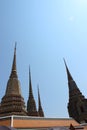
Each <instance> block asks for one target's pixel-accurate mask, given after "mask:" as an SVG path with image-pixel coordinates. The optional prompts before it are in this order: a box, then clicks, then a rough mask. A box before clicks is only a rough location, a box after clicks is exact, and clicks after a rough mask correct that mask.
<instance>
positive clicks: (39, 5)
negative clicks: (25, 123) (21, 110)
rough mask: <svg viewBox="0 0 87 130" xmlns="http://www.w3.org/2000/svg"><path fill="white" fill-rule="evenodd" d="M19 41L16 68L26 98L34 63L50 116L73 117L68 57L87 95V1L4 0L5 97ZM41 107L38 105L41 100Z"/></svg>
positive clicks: (0, 53)
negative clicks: (69, 108) (70, 115)
mask: <svg viewBox="0 0 87 130" xmlns="http://www.w3.org/2000/svg"><path fill="white" fill-rule="evenodd" d="M15 41H16V42H17V71H18V77H19V80H20V83H21V90H22V95H23V97H24V99H25V102H27V99H28V93H29V92H28V89H29V87H28V84H29V79H28V78H29V75H28V74H29V65H30V67H31V76H32V86H33V92H34V97H35V100H36V102H37V85H38V84H39V89H40V96H41V101H42V106H43V109H44V113H45V116H46V117H58V118H63V117H68V112H67V103H68V84H67V75H66V70H65V66H64V62H63V57H64V58H65V60H66V62H67V65H68V67H69V70H70V72H71V74H72V77H73V78H74V80H75V81H76V83H77V85H78V87H79V89H80V90H81V92H82V93H83V95H85V96H86V97H87V58H86V55H87V0H0V99H1V98H2V97H3V96H4V94H5V90H6V85H7V81H8V79H9V75H10V72H11V66H12V61H13V53H14V45H15ZM37 105H38V104H37Z"/></svg>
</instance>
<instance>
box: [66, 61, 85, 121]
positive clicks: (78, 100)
mask: <svg viewBox="0 0 87 130" xmlns="http://www.w3.org/2000/svg"><path fill="white" fill-rule="evenodd" d="M64 63H65V66H66V72H67V77H68V87H69V102H68V113H69V116H70V117H72V118H74V119H75V120H76V121H77V122H78V123H82V122H86V123H87V99H85V97H84V96H83V95H82V93H81V92H80V90H79V88H78V87H77V85H76V83H75V81H74V80H73V78H72V76H71V74H70V72H69V69H68V67H67V65H66V62H65V60H64Z"/></svg>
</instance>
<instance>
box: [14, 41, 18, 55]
mask: <svg viewBox="0 0 87 130" xmlns="http://www.w3.org/2000/svg"><path fill="white" fill-rule="evenodd" d="M16 47H17V42H15V48H14V53H15V54H16Z"/></svg>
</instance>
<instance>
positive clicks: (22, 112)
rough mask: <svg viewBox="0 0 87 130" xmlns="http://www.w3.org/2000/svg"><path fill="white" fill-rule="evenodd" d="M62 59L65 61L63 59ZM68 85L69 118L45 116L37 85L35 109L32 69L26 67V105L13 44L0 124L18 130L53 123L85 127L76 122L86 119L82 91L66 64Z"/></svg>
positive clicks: (86, 121)
mask: <svg viewBox="0 0 87 130" xmlns="http://www.w3.org/2000/svg"><path fill="white" fill-rule="evenodd" d="M64 62H65V61H64ZM65 66H66V71H67V77H68V86H69V103H68V112H69V116H70V117H72V118H45V117H44V111H43V108H42V104H41V99H40V91H39V86H38V109H37V107H36V102H35V99H34V95H33V88H32V80H31V71H30V67H29V96H28V100H27V105H25V101H24V98H23V97H22V94H21V86H20V82H19V79H18V74H17V68H16V45H15V48H14V57H13V64H12V70H11V74H10V76H9V79H8V82H7V86H6V91H5V95H4V96H3V97H2V99H1V103H0V126H11V127H14V128H17V129H18V130H28V129H31V128H32V129H41V130H42V129H43V128H44V129H43V130H46V128H47V129H48V128H49V129H50V128H52V129H53V127H54V128H57V127H59V129H61V127H62V126H63V127H64V128H65V127H66V128H70V129H71V130H74V129H76V128H80V130H81V129H84V128H85V129H87V127H86V126H85V127H83V126H79V123H80V124H81V123H87V99H85V97H84V96H83V95H82V93H81V92H80V90H79V88H78V87H77V85H76V83H75V81H74V80H73V78H72V76H71V74H70V72H69V69H68V67H67V65H66V62H65ZM70 124H71V125H70Z"/></svg>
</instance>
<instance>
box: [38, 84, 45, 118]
mask: <svg viewBox="0 0 87 130" xmlns="http://www.w3.org/2000/svg"><path fill="white" fill-rule="evenodd" d="M38 116H40V117H44V112H43V109H42V105H41V100H40V92H39V86H38Z"/></svg>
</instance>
